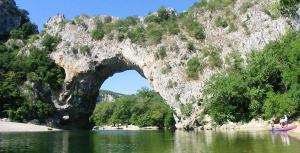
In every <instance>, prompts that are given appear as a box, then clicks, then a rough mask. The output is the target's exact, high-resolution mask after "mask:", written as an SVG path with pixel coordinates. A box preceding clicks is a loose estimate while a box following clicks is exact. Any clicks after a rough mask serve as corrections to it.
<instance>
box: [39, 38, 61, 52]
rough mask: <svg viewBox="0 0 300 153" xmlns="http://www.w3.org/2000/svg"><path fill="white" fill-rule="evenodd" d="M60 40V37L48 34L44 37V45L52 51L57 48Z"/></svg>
mask: <svg viewBox="0 0 300 153" xmlns="http://www.w3.org/2000/svg"><path fill="white" fill-rule="evenodd" d="M60 41H61V39H60V37H58V36H51V35H49V34H46V35H45V36H44V37H43V39H42V45H43V46H44V47H45V48H46V49H47V50H48V51H50V52H51V51H53V50H54V49H55V48H56V46H57V45H58V43H59V42H60Z"/></svg>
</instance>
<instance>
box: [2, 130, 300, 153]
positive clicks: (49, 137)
mask: <svg viewBox="0 0 300 153" xmlns="http://www.w3.org/2000/svg"><path fill="white" fill-rule="evenodd" d="M0 152H1V153H2V152H3V153H299V152H300V141H299V140H297V139H294V138H291V137H289V136H288V135H287V134H286V133H272V132H269V131H260V132H213V131H209V132H184V131H175V132H168V131H59V132H32V133H30V132H18V133H0Z"/></svg>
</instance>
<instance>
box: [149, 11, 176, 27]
mask: <svg viewBox="0 0 300 153" xmlns="http://www.w3.org/2000/svg"><path fill="white" fill-rule="evenodd" d="M175 14H176V12H175V11H173V10H168V9H167V8H165V7H160V8H159V9H158V10H157V14H149V15H148V16H147V17H146V18H145V22H146V23H151V22H152V23H158V24H159V23H162V22H165V21H168V20H174V18H175V17H176V15H175Z"/></svg>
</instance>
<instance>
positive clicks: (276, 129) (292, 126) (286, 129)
mask: <svg viewBox="0 0 300 153" xmlns="http://www.w3.org/2000/svg"><path fill="white" fill-rule="evenodd" d="M296 128H297V125H291V126H287V127H283V128H273V129H272V131H289V130H293V129H296Z"/></svg>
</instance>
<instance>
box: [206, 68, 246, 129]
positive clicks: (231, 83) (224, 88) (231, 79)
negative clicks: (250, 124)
mask: <svg viewBox="0 0 300 153" xmlns="http://www.w3.org/2000/svg"><path fill="white" fill-rule="evenodd" d="M246 90H247V85H246V83H245V81H244V80H243V78H242V76H241V75H239V73H229V74H228V75H224V76H215V77H213V78H212V79H211V80H210V81H209V83H208V84H207V85H206V87H205V90H204V95H205V96H204V99H205V103H204V105H205V110H207V112H208V114H209V115H210V116H211V117H212V118H213V119H214V121H216V122H217V123H218V124H222V123H224V122H227V121H228V120H229V121H234V122H237V121H241V120H243V121H248V120H249V114H248V113H249V110H248V108H249V103H250V102H249V99H248V98H247V97H245V96H244V94H245V92H246Z"/></svg>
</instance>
